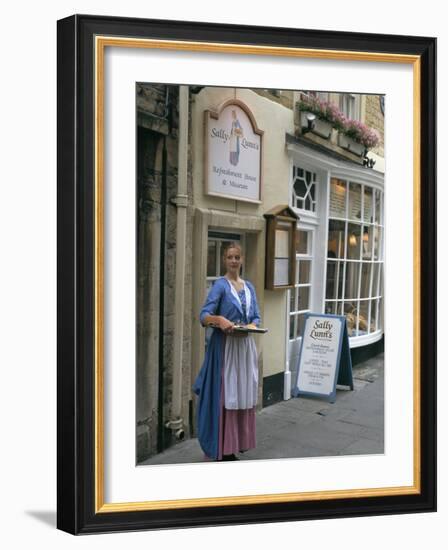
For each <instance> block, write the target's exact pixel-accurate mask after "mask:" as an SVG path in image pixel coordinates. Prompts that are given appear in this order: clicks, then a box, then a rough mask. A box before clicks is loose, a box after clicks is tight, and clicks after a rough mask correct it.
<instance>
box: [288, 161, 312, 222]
mask: <svg viewBox="0 0 448 550" xmlns="http://www.w3.org/2000/svg"><path fill="white" fill-rule="evenodd" d="M292 182H293V183H292V205H293V206H294V207H295V208H299V209H300V210H307V211H308V212H316V182H317V180H316V174H315V173H314V172H311V171H309V170H305V169H304V168H301V167H300V166H293V171H292Z"/></svg>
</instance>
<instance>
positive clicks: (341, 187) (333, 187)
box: [330, 178, 346, 218]
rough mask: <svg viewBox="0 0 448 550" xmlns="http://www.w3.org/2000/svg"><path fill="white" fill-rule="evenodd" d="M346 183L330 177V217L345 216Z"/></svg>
mask: <svg viewBox="0 0 448 550" xmlns="http://www.w3.org/2000/svg"><path fill="white" fill-rule="evenodd" d="M345 197H346V184H345V181H343V180H338V179H337V178H331V184H330V217H332V216H334V217H335V218H345Z"/></svg>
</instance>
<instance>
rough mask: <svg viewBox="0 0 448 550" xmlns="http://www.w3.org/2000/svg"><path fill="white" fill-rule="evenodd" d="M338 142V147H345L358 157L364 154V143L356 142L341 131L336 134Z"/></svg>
mask: <svg viewBox="0 0 448 550" xmlns="http://www.w3.org/2000/svg"><path fill="white" fill-rule="evenodd" d="M338 144H339V147H342V148H343V149H346V150H347V151H350V152H351V153H354V154H355V155H358V156H359V157H362V156H363V155H364V150H365V147H364V145H363V144H362V143H358V142H357V141H355V140H354V139H352V138H351V137H348V136H346V135H345V134H342V133H341V132H339V134H338Z"/></svg>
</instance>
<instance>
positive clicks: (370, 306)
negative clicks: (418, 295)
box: [325, 178, 384, 337]
mask: <svg viewBox="0 0 448 550" xmlns="http://www.w3.org/2000/svg"><path fill="white" fill-rule="evenodd" d="M382 208H383V193H382V191H381V190H378V189H375V188H372V187H369V186H367V185H363V184H359V183H356V182H350V181H344V180H341V179H338V178H332V179H331V183H330V204H329V223H328V246H327V278H326V292H325V312H326V313H332V314H337V315H345V316H346V318H347V327H348V332H349V336H351V337H357V336H363V335H366V334H372V333H374V332H377V331H380V330H382V325H381V323H382V311H381V308H382V304H383V283H382V278H383V252H382V238H383V232H384V228H383V225H382V220H383V212H382Z"/></svg>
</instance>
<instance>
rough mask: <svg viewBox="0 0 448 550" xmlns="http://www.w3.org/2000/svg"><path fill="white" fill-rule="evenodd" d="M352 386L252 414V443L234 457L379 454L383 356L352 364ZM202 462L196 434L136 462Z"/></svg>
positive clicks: (380, 443) (381, 450) (381, 448)
mask: <svg viewBox="0 0 448 550" xmlns="http://www.w3.org/2000/svg"><path fill="white" fill-rule="evenodd" d="M353 378H354V390H353V391H350V390H347V389H338V390H337V396H336V401H335V403H328V402H326V401H323V400H320V399H314V398H305V397H296V398H292V399H289V400H287V401H281V402H280V403H276V404H274V405H271V406H269V407H266V408H264V409H261V410H260V411H259V412H258V413H257V424H256V430H257V433H256V438H257V447H256V448H255V449H251V450H249V451H246V452H245V453H240V454H239V455H238V458H239V460H256V459H268V458H301V457H321V456H341V455H369V454H383V453H384V355H383V354H380V355H377V356H376V357H373V358H371V359H369V360H367V361H365V362H364V363H360V364H359V365H357V366H355V367H353ZM193 462H204V454H203V452H202V450H201V448H200V447H199V443H198V441H197V439H196V438H192V439H188V440H186V441H182V442H180V443H178V444H176V445H174V446H173V447H170V448H169V449H167V450H166V451H164V452H163V453H159V454H157V455H155V456H153V457H151V458H149V459H148V460H146V461H144V462H142V463H141V465H145V464H181V463H193Z"/></svg>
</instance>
